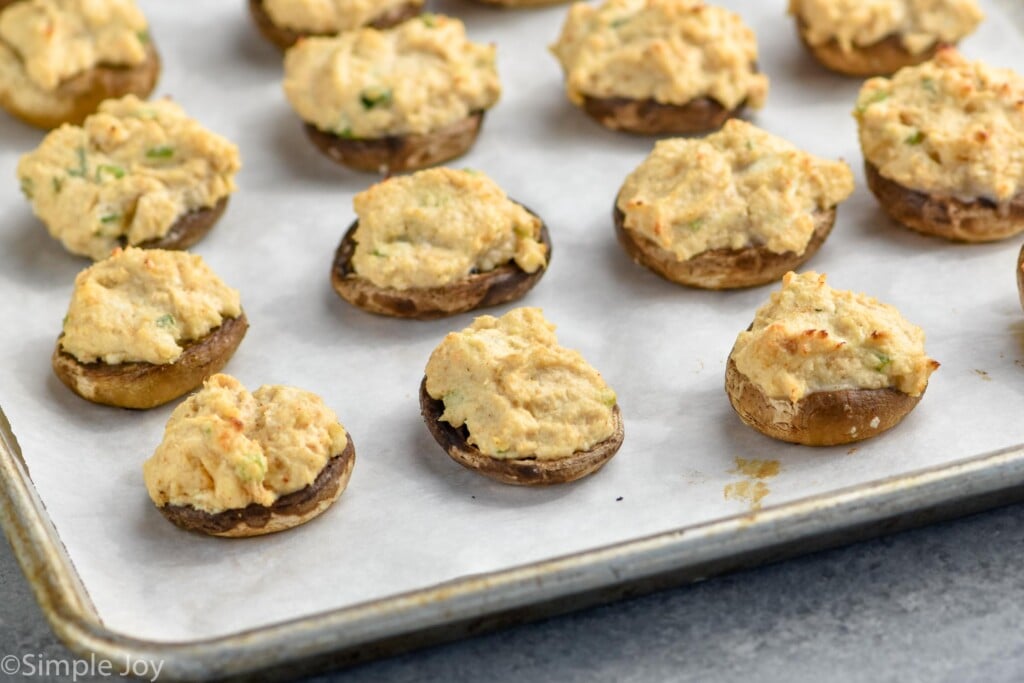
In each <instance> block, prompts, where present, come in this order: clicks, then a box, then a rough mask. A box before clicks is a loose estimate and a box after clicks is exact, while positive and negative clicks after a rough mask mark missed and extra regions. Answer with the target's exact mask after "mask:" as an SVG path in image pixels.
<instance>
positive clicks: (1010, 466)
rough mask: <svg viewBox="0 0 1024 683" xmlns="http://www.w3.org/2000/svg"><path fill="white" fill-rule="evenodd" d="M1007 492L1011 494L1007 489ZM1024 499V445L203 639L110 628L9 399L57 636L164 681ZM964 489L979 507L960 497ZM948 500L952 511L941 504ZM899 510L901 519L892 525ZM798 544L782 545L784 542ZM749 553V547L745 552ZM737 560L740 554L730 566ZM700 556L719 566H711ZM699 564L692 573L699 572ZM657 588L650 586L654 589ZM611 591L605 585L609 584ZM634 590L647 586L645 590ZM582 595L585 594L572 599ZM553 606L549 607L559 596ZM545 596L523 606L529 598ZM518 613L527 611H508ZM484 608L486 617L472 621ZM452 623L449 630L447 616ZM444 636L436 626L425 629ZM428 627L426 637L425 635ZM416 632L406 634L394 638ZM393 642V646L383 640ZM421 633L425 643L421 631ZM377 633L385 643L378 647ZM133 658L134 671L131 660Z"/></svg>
mask: <svg viewBox="0 0 1024 683" xmlns="http://www.w3.org/2000/svg"><path fill="white" fill-rule="evenodd" d="M1000 493H1002V494H1003V495H1000ZM1021 499H1024V444H1021V445H1018V446H1012V447H1009V448H1006V449H1001V450H999V451H995V452H991V453H985V454H982V455H977V456H974V457H970V458H967V459H964V460H959V461H956V462H953V463H949V464H945V465H941V466H937V467H932V468H927V469H924V470H919V471H917V472H912V473H910V474H906V475H901V476H896V477H891V478H888V479H882V480H878V481H875V482H871V483H867V484H859V485H856V486H852V487H849V488H846V489H840V490H837V491H834V492H831V493H827V494H822V495H818V496H814V497H810V498H804V499H800V500H796V501H793V502H790V503H785V504H780V505H776V506H769V507H765V508H764V509H762V510H757V511H752V512H749V513H746V514H741V515H736V516H732V517H727V518H723V519H719V520H715V521H712V522H708V523H705V524H700V525H695V526H689V527H682V528H678V529H674V530H671V531H667V532H663V533H660V534H655V535H653V536H648V537H645V538H640V539H633V540H630V541H626V542H623V543H618V544H614V545H610V546H605V547H602V548H597V549H593V550H588V551H585V552H581V553H576V554H572V555H567V556H564V557H559V558H555V559H552V560H548V561H544V562H538V563H533V564H528V565H523V566H519V567H513V568H507V569H504V570H501V571H498V572H493V573H489V574H480V575H471V576H465V577H461V578H459V579H454V580H452V581H449V582H445V583H442V584H438V585H435V586H431V587H428V588H424V589H421V590H416V591H412V592H409V593H404V594H399V595H395V596H391V597H388V598H384V599H381V600H376V601H371V602H367V603H362V604H357V605H353V606H349V607H344V608H340V609H335V610H330V611H326V612H322V613H319V614H313V615H310V616H308V617H302V618H299V619H295V620H291V621H286V622H280V623H277V624H273V625H270V626H265V627H260V628H256V629H252V630H248V631H242V632H239V633H236V634H232V635H228V636H223V637H218V638H212V639H207V640H197V641H190V642H173V643H171V642H156V641H146V640H141V639H137V638H133V637H131V636H129V635H126V634H122V633H118V632H116V631H113V630H111V629H108V628H107V627H105V626H104V625H103V623H102V621H101V619H100V617H99V615H98V614H97V612H96V610H95V609H94V608H93V606H92V604H91V602H90V599H89V596H88V592H87V591H86V589H85V587H84V585H83V584H82V582H81V581H80V579H79V577H78V575H77V573H76V571H75V568H74V566H73V565H72V563H71V561H70V558H69V557H68V555H67V554H66V552H65V550H64V547H63V545H62V543H61V541H60V538H59V536H58V535H57V532H56V530H55V528H54V527H53V525H52V523H51V521H50V519H49V517H48V516H47V514H46V510H45V507H44V506H43V504H42V502H41V500H40V499H39V497H38V496H37V495H36V493H35V489H34V486H33V485H32V480H31V477H30V474H29V472H28V469H27V467H26V465H25V462H24V460H23V459H22V457H21V453H20V450H19V448H18V445H17V440H16V438H15V436H14V434H13V433H12V431H11V428H10V424H9V422H8V421H7V418H6V416H5V415H4V414H3V410H2V408H0V526H2V527H3V530H4V532H5V534H6V535H7V538H8V540H9V541H10V543H11V546H12V547H13V549H14V554H15V557H16V558H17V559H18V562H19V564H20V565H21V567H22V570H23V572H24V573H25V576H26V577H27V578H28V580H29V583H30V584H31V586H32V589H33V592H34V594H35V597H36V600H37V602H38V603H39V605H40V607H41V608H42V610H43V612H44V614H45V615H46V618H47V619H48V621H49V622H50V625H51V626H52V628H53V629H54V632H55V633H56V634H57V636H58V637H59V638H60V639H61V640H62V641H64V643H65V644H66V645H67V646H68V647H69V648H70V649H71V650H72V651H74V652H76V653H77V654H79V655H80V656H84V657H89V656H91V655H94V656H96V657H98V658H101V659H106V660H109V661H112V662H114V665H115V666H121V667H123V666H124V665H125V663H126V662H130V661H139V660H147V661H151V662H156V661H162V662H163V673H162V675H161V679H162V680H201V679H210V678H222V677H225V676H239V675H243V674H247V673H253V672H257V671H260V670H264V669H267V668H269V667H281V666H283V665H287V666H290V667H294V668H293V669H292V672H293V673H294V672H295V671H296V670H301V669H303V668H304V666H303V664H304V663H305V665H306V667H308V666H309V665H310V663H311V662H312V661H313V660H323V659H324V658H333V659H332V660H331V663H332V664H334V665H337V664H339V663H354V662H356V661H362V660H365V659H370V658H373V657H375V656H383V655H386V654H390V653H392V652H397V651H400V650H404V649H412V647H415V646H421V645H426V644H430V643H433V642H441V641H443V640H450V639H454V638H456V637H459V636H463V635H467V634H468V633H469V632H472V633H480V632H483V631H485V630H491V629H493V628H496V627H498V626H501V625H504V624H509V623H513V622H522V621H527V620H529V619H533V618H538V617H540V616H545V615H549V614H552V613H556V612H565V611H569V610H570V609H575V608H578V607H582V606H585V605H592V604H597V603H601V602H610V601H612V600H614V599H615V598H617V597H621V596H622V595H623V594H624V593H625V592H626V590H625V589H627V588H628V587H630V586H639V585H640V584H642V583H643V582H645V581H647V582H652V581H653V580H654V579H655V578H656V577H661V579H660V580H659V581H657V582H656V585H653V588H662V587H667V586H669V585H681V584H684V583H692V582H694V581H697V580H701V579H703V578H709V577H711V576H714V575H716V574H721V573H724V572H726V571H729V570H731V569H737V568H740V567H747V566H754V565H755V564H761V563H764V562H768V561H773V560H778V559H782V558H783V557H790V556H794V555H797V554H802V553H807V552H811V551H813V550H819V549H822V548H824V547H830V546H834V545H839V544H841V543H843V542H850V541H854V540H860V539H864V538H868V537H874V536H880V535H884V534H886V533H891V532H893V531H896V530H900V529H904V528H909V527H911V526H918V525H921V524H925V523H928V522H931V521H936V520H937V519H943V518H950V517H955V516H961V515H964V514H968V513H972V512H977V511H980V510H982V509H987V508H991V507H996V506H998V505H1002V504H1006V503H1009V502H1013V501H1018V500H1021ZM961 501H964V502H966V501H973V503H972V504H971V505H970V506H969V507H963V508H960V509H957V508H956V504H957V503H958V502H961ZM940 505H941V506H946V508H945V509H946V510H947V511H946V512H945V513H942V514H940V515H935V514H931V515H929V514H928V511H929V510H930V509H934V508H936V507H937V506H940ZM893 520H897V522H896V523H895V524H892V523H890V524H886V522H892V521H893ZM782 548H786V550H782V551H780V549H782ZM741 558H745V559H742V561H741ZM730 559H734V560H736V561H735V562H733V563H732V565H730V563H729V562H727V561H728V560H730ZM701 567H706V568H710V569H709V570H708V571H707V572H700V571H697V572H696V573H695V570H699V569H700V568H701ZM687 570H689V571H687ZM651 589H652V587H648V588H647V590H651ZM602 591H603V593H602ZM634 593H635V591H634ZM573 596H587V597H580V599H579V601H578V602H576V603H575V604H573V603H572V602H571V600H572V598H573ZM556 600H561V601H562V602H561V603H560V604H559V606H557V607H551V609H548V610H547V611H545V610H544V605H545V604H548V605H555V601H556ZM527 608H532V610H531V611H530V613H529V614H528V615H526V616H523V614H524V610H526V609H527ZM515 611H518V612H519V613H520V614H519V616H517V617H512V616H509V617H508V618H506V619H504V620H503V619H501V618H500V616H501V615H502V614H512V613H513V612H515ZM471 620H476V621H477V623H476V624H475V625H472V626H469V625H467V622H469V621H471ZM446 626H447V627H449V630H448V631H447V633H442V631H440V630H439V629H441V630H443V629H444V627H446ZM428 632H432V633H433V635H431V636H430V637H427V638H424V637H423V636H424V634H426V633H428ZM417 634H418V635H419V637H418V638H417ZM398 638H404V639H406V641H407V642H406V643H405V644H404V645H403V644H401V643H399V642H398V641H396V640H395V639H398ZM387 641H391V643H392V644H391V645H390V646H386V647H379V646H380V645H381V643H385V642H387ZM411 641H415V642H411ZM374 645H377V646H378V647H376V648H375V647H373V646H374ZM122 670H123V669H122Z"/></svg>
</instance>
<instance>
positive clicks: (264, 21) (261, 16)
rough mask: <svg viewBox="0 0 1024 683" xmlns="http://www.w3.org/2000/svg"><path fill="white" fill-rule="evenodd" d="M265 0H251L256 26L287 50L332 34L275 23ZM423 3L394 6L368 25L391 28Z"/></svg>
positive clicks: (275, 43)
mask: <svg viewBox="0 0 1024 683" xmlns="http://www.w3.org/2000/svg"><path fill="white" fill-rule="evenodd" d="M263 2H264V0H249V14H250V15H251V16H252V18H253V21H254V22H255V23H256V28H257V29H258V30H259V32H260V35H262V36H263V37H264V38H266V39H267V40H269V41H270V42H271V43H273V44H274V45H276V46H277V47H279V48H281V49H282V50H286V49H288V48H290V47H291V46H292V45H294V44H295V43H297V42H299V40H300V39H301V38H308V37H310V36H318V35H331V34H327V33H308V32H304V31H294V30H292V29H289V28H284V27H282V26H278V25H277V24H275V23H274V20H273V19H271V18H270V15H268V14H267V11H266V9H265V8H264V6H263ZM422 5H423V3H422V2H421V1H413V0H410V2H408V3H406V4H404V5H402V6H401V7H397V8H392V9H389V10H388V11H386V12H384V13H383V14H381V15H380V16H379V17H377V18H376V19H374V20H373V21H371V22H370V23H369V24H367V26H371V27H373V28H389V27H391V26H395V25H396V24H400V23H402V22H403V21H405V20H406V19H411V18H412V17H415V16H416V15H417V14H419V13H420V10H421V9H422Z"/></svg>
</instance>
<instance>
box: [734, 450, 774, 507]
mask: <svg viewBox="0 0 1024 683" xmlns="http://www.w3.org/2000/svg"><path fill="white" fill-rule="evenodd" d="M735 462H736V466H735V467H734V468H733V469H731V470H729V472H730V473H732V474H738V475H740V476H742V477H744V479H742V480H741V481H736V482H732V483H731V484H726V485H725V489H723V491H722V494H723V495H724V496H725V499H726V500H735V501H739V502H741V503H746V504H747V505H748V506H749V507H750V509H751V510H752V511H753V510H760V509H761V501H762V500H764V498H765V496H767V495H768V494H769V493H771V489H769V488H768V484H766V483H765V480H766V479H771V478H772V477H775V476H777V475H778V474H779V471H780V470H781V469H782V466H781V465H780V464H779V461H778V460H757V459H753V458H751V459H747V458H740V457H737V458H736V461H735Z"/></svg>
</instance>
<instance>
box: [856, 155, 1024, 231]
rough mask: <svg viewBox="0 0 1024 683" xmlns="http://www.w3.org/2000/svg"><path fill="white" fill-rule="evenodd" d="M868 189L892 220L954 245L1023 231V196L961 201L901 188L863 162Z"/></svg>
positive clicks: (869, 164)
mask: <svg viewBox="0 0 1024 683" xmlns="http://www.w3.org/2000/svg"><path fill="white" fill-rule="evenodd" d="M864 174H865V176H866V177H867V181H868V187H870V188H871V191H872V192H873V193H874V194H875V196H876V197H877V198H878V202H879V204H881V206H882V208H883V209H884V210H885V212H886V213H887V214H889V216H891V217H892V219H893V220H895V221H897V222H898V223H901V224H902V225H905V226H907V227H908V228H910V229H911V230H915V231H917V232H920V233H923V234H926V235H935V236H937V237H944V238H946V239H948V240H954V241H957V242H992V241H995V240H1001V239H1006V238H1007V237H1010V236H1012V235H1016V234H1018V233H1020V232H1021V231H1024V195H1021V194H1018V195H1017V196H1015V197H1013V198H1012V199H1011V200H1010V201H1007V202H1002V203H996V202H994V201H992V200H990V199H985V198H979V199H975V200H974V201H970V202H965V201H961V200H959V199H956V198H955V197H943V196H939V195H930V194H926V193H924V192H919V191H917V190H911V189H910V188H907V187H903V186H902V185H900V184H899V183H897V182H895V181H892V180H889V179H888V178H886V177H884V176H883V175H882V174H881V173H879V172H878V168H877V167H876V166H875V165H874V164H872V163H871V162H870V161H865V162H864Z"/></svg>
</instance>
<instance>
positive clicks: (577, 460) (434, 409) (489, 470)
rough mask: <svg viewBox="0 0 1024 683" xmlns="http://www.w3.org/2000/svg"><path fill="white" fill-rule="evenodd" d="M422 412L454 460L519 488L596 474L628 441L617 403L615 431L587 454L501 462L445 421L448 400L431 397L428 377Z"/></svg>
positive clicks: (423, 385) (423, 386) (463, 430)
mask: <svg viewBox="0 0 1024 683" xmlns="http://www.w3.org/2000/svg"><path fill="white" fill-rule="evenodd" d="M420 413H421V415H422V416H423V421H424V423H426V425H427V429H428V430H430V434H431V435H432V436H433V437H434V439H435V440H436V441H437V443H438V444H440V445H441V447H442V448H443V449H444V451H445V453H447V454H448V456H449V457H451V458H452V460H454V461H455V462H457V463H459V464H460V465H462V466H463V467H466V468H468V469H471V470H474V471H476V472H479V473H480V474H482V475H484V476H486V477H489V478H491V479H495V480H497V481H500V482H502V483H504V484H515V485H518V486H547V485H550V484H565V483H568V482H570V481H575V480H577V479H580V478H582V477H585V476H587V475H588V474H592V473H594V472H596V471H597V470H599V469H601V468H602V467H603V466H604V465H605V463H607V462H608V461H609V460H611V459H612V456H614V455H615V454H616V453H617V452H618V450H619V448H620V447H621V446H622V441H623V438H624V431H623V426H622V413H621V412H620V411H619V406H618V404H616V405H615V406H614V407H613V408H612V418H613V420H614V428H613V431H612V434H611V436H609V437H608V438H607V439H605V440H604V441H602V442H600V443H598V444H596V445H594V446H593V447H591V448H589V449H588V450H586V451H577V452H576V453H573V454H572V455H570V456H568V457H566V458H558V459H554V460H538V459H531V458H518V459H512V460H500V459H498V458H492V457H490V456H488V455H485V454H483V453H481V452H480V450H479V449H478V448H477V447H476V446H473V445H470V444H469V443H468V442H467V441H466V439H467V437H468V435H469V432H468V431H467V430H466V428H465V427H464V426H463V427H460V428H459V429H456V428H455V427H453V426H452V425H450V424H449V423H448V422H445V421H444V420H442V419H441V415H442V413H444V401H441V400H439V399H434V398H431V396H430V394H428V393H427V379H426V377H424V378H423V381H422V382H420Z"/></svg>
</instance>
